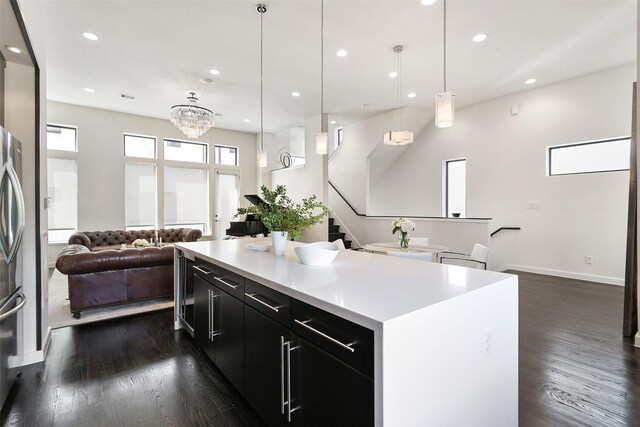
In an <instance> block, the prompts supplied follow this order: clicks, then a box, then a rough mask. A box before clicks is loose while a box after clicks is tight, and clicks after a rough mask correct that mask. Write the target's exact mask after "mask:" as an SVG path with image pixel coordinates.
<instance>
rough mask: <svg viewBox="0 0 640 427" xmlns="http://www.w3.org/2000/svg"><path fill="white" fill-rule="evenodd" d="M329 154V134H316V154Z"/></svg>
mask: <svg viewBox="0 0 640 427" xmlns="http://www.w3.org/2000/svg"><path fill="white" fill-rule="evenodd" d="M328 152H329V134H327V132H318V133H316V154H320V155H325V154H327V153H328Z"/></svg>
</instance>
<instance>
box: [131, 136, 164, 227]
mask: <svg viewBox="0 0 640 427" xmlns="http://www.w3.org/2000/svg"><path fill="white" fill-rule="evenodd" d="M156 148H157V146H156ZM156 154H157V153H156ZM127 159H132V160H127ZM128 164H129V165H141V166H153V168H154V171H155V199H156V203H155V211H156V213H155V220H154V221H155V225H154V226H153V228H151V229H152V230H156V229H158V228H159V227H158V224H159V218H158V209H159V206H160V202H159V200H158V194H159V192H158V168H159V167H160V165H159V164H158V162H157V161H156V159H149V158H147V157H127V156H125V162H124V167H125V172H124V178H125V181H124V184H125V187H126V185H127V175H126V168H127V165H128ZM163 176H164V175H163ZM123 230H125V231H130V230H147V229H146V228H144V229H143V228H129V226H128V225H127V191H126V188H125V192H124V227H123Z"/></svg>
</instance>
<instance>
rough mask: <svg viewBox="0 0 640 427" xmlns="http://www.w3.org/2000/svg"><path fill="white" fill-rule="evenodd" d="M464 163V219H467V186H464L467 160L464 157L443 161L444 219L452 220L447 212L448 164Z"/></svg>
mask: <svg viewBox="0 0 640 427" xmlns="http://www.w3.org/2000/svg"><path fill="white" fill-rule="evenodd" d="M457 162H464V168H465V192H464V213H465V215H464V217H465V218H466V217H468V215H467V186H466V170H467V159H466V157H460V158H456V159H450V160H445V161H444V216H445V218H454V217H453V216H450V212H449V164H450V163H457Z"/></svg>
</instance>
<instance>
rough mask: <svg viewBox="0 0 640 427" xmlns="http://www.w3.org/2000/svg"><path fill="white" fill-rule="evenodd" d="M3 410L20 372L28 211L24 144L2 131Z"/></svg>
mask: <svg viewBox="0 0 640 427" xmlns="http://www.w3.org/2000/svg"><path fill="white" fill-rule="evenodd" d="M0 147H1V152H0V154H1V157H0V167H1V169H0V171H1V172H0V407H1V406H2V405H3V404H4V401H5V400H6V398H7V395H8V394H9V390H10V389H11V386H12V385H13V382H14V381H15V378H16V375H17V374H18V372H19V369H20V365H21V364H22V363H21V362H22V360H21V357H20V355H19V354H18V330H17V326H18V319H17V318H18V315H19V313H20V310H22V308H23V307H24V305H25V303H26V298H25V296H24V293H23V292H22V252H21V251H20V243H21V242H22V233H23V232H24V225H25V208H24V196H23V194H22V187H21V186H20V178H21V172H22V167H21V166H22V144H21V143H20V141H18V140H17V139H15V138H14V137H13V136H12V135H11V134H10V133H9V132H7V131H6V130H4V129H2V128H1V127H0Z"/></svg>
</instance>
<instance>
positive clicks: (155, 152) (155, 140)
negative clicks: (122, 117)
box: [122, 132, 158, 161]
mask: <svg viewBox="0 0 640 427" xmlns="http://www.w3.org/2000/svg"><path fill="white" fill-rule="evenodd" d="M127 136H132V137H134V138H148V139H153V157H138V156H127ZM122 153H123V155H124V158H125V161H126V159H143V160H156V159H157V158H158V138H157V137H155V136H151V135H142V134H137V133H131V132H123V133H122Z"/></svg>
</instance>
